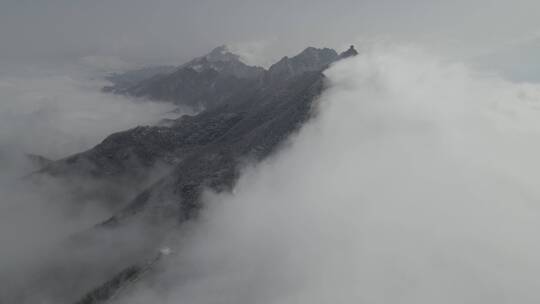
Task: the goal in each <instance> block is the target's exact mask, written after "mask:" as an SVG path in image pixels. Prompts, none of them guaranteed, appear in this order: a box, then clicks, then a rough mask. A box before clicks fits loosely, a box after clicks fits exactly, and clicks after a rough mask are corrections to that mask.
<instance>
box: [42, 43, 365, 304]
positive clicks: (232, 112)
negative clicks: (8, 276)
mask: <svg viewBox="0 0 540 304" xmlns="http://www.w3.org/2000/svg"><path fill="white" fill-rule="evenodd" d="M356 54H357V52H356V50H355V49H354V47H352V46H351V48H350V49H348V50H347V51H345V52H343V53H341V54H338V53H337V52H336V51H335V50H332V49H328V48H324V49H317V48H313V47H309V48H307V49H305V50H304V51H302V52H301V53H300V54H298V55H296V56H294V57H283V58H282V59H281V60H279V61H278V62H277V63H275V64H274V65H272V66H271V67H270V68H269V69H264V68H261V67H254V66H249V65H246V64H245V63H243V62H242V61H241V59H240V57H239V56H238V55H235V54H233V53H231V52H230V51H228V50H227V48H226V47H224V46H222V47H218V48H216V49H214V50H213V51H211V52H210V53H209V54H207V55H205V56H202V57H199V58H196V59H193V60H192V61H190V62H188V63H186V64H183V65H181V66H178V67H156V68H147V69H142V70H137V71H132V72H128V73H125V74H117V75H112V76H111V77H110V80H111V81H112V82H113V85H112V86H110V87H107V88H104V90H105V91H107V92H110V93H115V94H124V95H130V96H135V97H141V98H144V99H146V100H155V101H169V102H173V103H175V104H177V105H179V106H184V107H191V108H194V109H197V110H198V111H199V113H198V114H196V115H191V116H190V115H184V116H181V117H179V118H178V119H174V120H169V121H167V123H166V124H160V125H156V126H141V127H137V128H134V129H131V130H127V131H122V132H119V133H115V134H112V135H110V136H109V137H107V138H106V139H105V140H104V141H103V142H101V143H100V144H98V145H97V146H95V147H94V148H92V149H90V150H88V151H84V152H82V153H78V154H75V155H71V156H69V157H67V158H64V159H61V160H57V161H52V162H47V163H46V164H45V167H44V168H43V169H41V170H40V171H39V173H38V175H51V176H54V177H55V178H58V179H65V180H66V181H70V180H74V179H77V180H80V179H85V178H89V179H92V180H98V181H99V183H93V184H92V186H88V187H86V188H85V189H83V190H80V189H79V190H80V191H83V192H84V191H86V192H85V193H84V194H83V195H96V193H99V194H100V195H102V196H104V197H107V198H110V203H111V204H112V205H113V207H114V208H113V210H117V212H115V213H114V214H111V217H110V218H109V219H104V221H103V222H102V223H98V224H97V225H96V227H95V228H94V229H93V230H92V231H89V232H85V233H84V234H85V237H82V239H85V238H91V237H88V235H91V234H93V233H104V232H105V233H111V234H114V231H115V230H118V229H121V228H122V227H125V226H127V225H130V224H132V223H134V222H137V223H144V224H145V225H148V226H149V227H152V229H154V228H155V227H158V226H164V225H166V223H167V225H169V227H170V225H172V226H175V227H178V226H181V224H182V223H183V222H185V221H187V220H192V219H196V217H197V212H198V210H200V208H201V203H200V201H199V196H200V195H201V192H202V191H203V189H211V190H213V191H216V192H221V191H229V190H231V189H232V187H233V186H234V184H235V181H236V180H237V177H238V174H239V171H238V170H239V166H240V165H241V163H242V162H243V161H245V160H246V159H249V160H251V161H260V160H261V159H263V158H265V157H266V156H268V155H269V154H271V153H272V152H273V151H275V150H276V148H277V147H278V146H279V145H280V144H281V143H283V141H284V140H285V139H286V138H287V137H288V136H289V135H290V134H291V133H293V132H295V131H296V130H298V128H299V127H300V126H301V125H302V124H303V123H304V122H305V121H306V120H308V119H309V118H310V116H311V115H312V106H313V101H314V100H315V99H316V98H317V96H319V95H320V93H321V92H322V90H323V89H324V75H323V73H322V71H323V70H324V69H326V68H327V67H328V66H329V65H330V64H332V63H333V62H335V61H337V60H340V59H342V58H346V57H349V56H354V55H356ZM156 168H160V169H159V170H157V171H158V172H159V174H158V176H157V177H155V176H154V178H150V175H152V174H155V172H156ZM126 183H128V184H129V187H131V188H132V189H140V192H139V194H138V195H136V196H135V197H134V198H132V197H126V196H122V193H121V190H118V189H121V188H122V187H120V186H119V185H120V184H122V185H124V187H125V184H126ZM67 184H69V182H67ZM158 230H159V229H158ZM163 231H164V232H163V233H161V234H160V235H159V237H157V238H154V242H152V243H151V244H152V245H151V246H154V247H155V248H145V250H147V251H145V252H154V253H149V254H147V255H146V256H145V257H144V258H140V259H139V260H138V261H140V262H133V261H130V262H127V261H126V262H125V265H121V266H122V267H117V268H116V269H115V270H114V271H112V270H111V271H110V274H109V276H108V279H106V280H104V281H102V282H99V283H95V282H94V285H91V286H88V285H85V284H82V285H80V286H79V285H78V284H74V283H73V282H72V283H71V286H72V289H73V290H74V291H76V292H75V293H76V294H78V295H79V296H78V297H75V298H73V299H69V301H71V302H77V301H78V302H77V303H87V304H90V303H106V302H110V300H111V299H113V298H114V299H116V298H118V297H121V293H122V292H124V291H126V290H129V286H131V285H134V284H135V283H134V282H135V281H139V280H141V279H144V276H145V275H147V273H151V269H150V268H153V267H154V265H155V264H158V263H159V261H160V260H161V259H162V257H163V256H164V255H163V254H161V253H159V254H158V255H157V256H158V257H157V258H155V255H156V253H155V252H157V249H158V248H160V246H163V245H164V244H165V243H166V242H165V239H167V238H170V237H171V236H170V235H169V234H170V233H171V232H165V231H172V230H163ZM174 231H178V229H175V230H174ZM79 241H80V240H79ZM149 246H150V245H149ZM139 256H144V255H139ZM103 258H104V259H106V258H107V257H103ZM149 261H151V262H149ZM103 265H107V263H103ZM99 267H100V266H96V265H92V266H91V267H88V269H86V270H85V271H88V272H92V271H102V272H106V271H107V270H106V269H98V268H99ZM118 269H120V270H118ZM82 274H83V275H84V272H82ZM62 300H63V301H64V300H65V299H62Z"/></svg>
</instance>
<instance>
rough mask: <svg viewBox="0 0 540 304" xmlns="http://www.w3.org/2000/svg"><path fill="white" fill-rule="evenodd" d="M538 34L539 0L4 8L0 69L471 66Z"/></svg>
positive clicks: (104, 2) (97, 2) (55, 2)
mask: <svg viewBox="0 0 540 304" xmlns="http://www.w3.org/2000/svg"><path fill="white" fill-rule="evenodd" d="M539 31H540V1H537V0H514V1H508V0H505V1H502V0H453V1H436V0H407V1H405V0H333V1H329V0H324V1H322V0H309V1H308V0H287V1H285V0H273V1H256V0H226V1H225V0H219V1H217V0H152V1H149V0H92V1H88V0H0V63H4V64H6V63H10V64H11V65H16V64H20V63H21V62H25V63H29V62H32V63H38V62H48V63H51V62H54V63H56V62H67V61H80V60H84V61H86V62H89V63H91V64H105V65H109V64H110V65H113V64H115V65H122V64H124V63H129V64H133V63H136V64H155V63H178V62H182V61H185V60H187V59H189V58H190V57H192V56H194V55H199V54H201V53H203V52H205V51H207V50H208V49H209V48H212V47H214V46H216V45H220V44H233V45H239V46H241V47H243V48H245V49H247V50H248V51H249V52H253V53H258V55H264V57H265V60H269V59H274V58H277V57H280V56H283V55H286V54H291V53H294V52H297V51H299V50H301V49H302V48H304V47H305V46H307V45H314V46H331V47H343V46H346V45H348V44H349V43H350V42H351V41H357V40H359V39H360V40H362V39H367V40H371V39H385V40H389V41H400V42H403V41H405V42H415V43H421V44H425V45H428V46H430V47H435V48H437V49H438V51H444V52H448V53H451V54H456V55H459V56H474V55H476V54H481V53H485V52H491V51H493V50H496V49H499V48H504V46H505V45H508V44H516V43H518V44H519V43H522V42H526V41H529V40H533V39H535V38H536V36H537V34H538V33H539ZM83 58H84V59H83ZM258 60H259V61H260V58H258Z"/></svg>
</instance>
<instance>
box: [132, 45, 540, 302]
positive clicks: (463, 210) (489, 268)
mask: <svg viewBox="0 0 540 304" xmlns="http://www.w3.org/2000/svg"><path fill="white" fill-rule="evenodd" d="M326 75H327V76H328V79H329V88H328V89H327V90H326V91H325V93H324V94H323V95H322V97H321V98H320V101H319V102H320V105H319V107H318V112H319V115H318V117H317V118H316V119H314V120H313V121H312V122H311V123H309V124H308V125H306V126H304V127H303V129H302V130H301V131H300V132H299V134H297V135H296V136H294V137H293V138H292V139H291V142H290V145H287V146H286V147H285V148H283V149H282V151H280V152H279V153H278V154H277V155H275V156H274V157H272V158H271V159H269V160H267V161H265V162H264V163H262V164H260V165H258V166H256V167H253V168H247V169H246V170H245V172H244V174H243V176H242V177H241V179H240V181H239V183H238V185H237V186H236V188H235V190H234V193H233V194H228V195H223V194H221V195H215V194H208V196H207V197H206V202H207V206H208V207H207V209H206V211H205V213H204V216H203V218H202V219H201V223H200V226H199V227H198V228H197V229H196V230H195V231H194V232H192V235H190V237H188V240H185V239H184V240H182V242H180V243H179V244H174V243H173V244H169V245H178V248H177V249H175V250H176V257H174V258H170V262H169V263H168V264H167V266H166V267H165V269H167V271H166V274H164V275H163V276H162V280H163V281H162V284H157V286H158V287H154V288H142V289H139V290H138V291H136V292H135V294H133V295H132V296H131V297H128V298H127V299H126V303H148V302H152V303H179V302H182V303H184V302H185V303H330V302H332V303H333V302H337V303H538V301H539V300H540V296H539V295H538V293H537V292H536V291H537V290H538V288H539V287H540V279H539V278H538V272H539V271H540V258H539V256H540V244H539V243H538V241H537V235H538V234H539V233H540V204H539V201H540V191H539V190H538V189H540V187H539V186H540V185H539V183H540V176H539V172H540V167H539V166H540V163H539V162H538V161H537V158H538V155H539V152H540V143H539V138H540V112H539V111H538V106H540V86H533V85H519V84H513V83H510V82H506V81H503V80H501V79H498V78H495V77H491V76H489V75H484V74H480V73H477V72H475V71H473V70H470V69H468V68H467V67H466V66H464V65H460V64H449V63H446V62H445V61H443V60H440V59H438V58H435V57H433V56H430V55H427V54H424V53H422V52H420V51H417V50H414V49H411V48H392V49H390V50H388V49H384V48H383V49H379V50H377V49H376V48H375V49H374V50H373V51H372V52H369V53H366V54H364V55H361V56H358V57H357V58H354V59H349V60H345V61H343V62H340V63H338V64H336V65H335V66H333V67H331V68H330V69H329V70H328V71H327V72H326ZM159 286H161V287H159ZM139 287H140V286H139Z"/></svg>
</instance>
